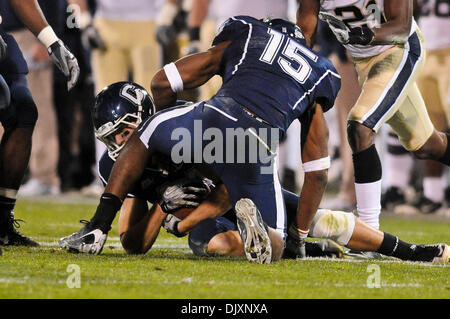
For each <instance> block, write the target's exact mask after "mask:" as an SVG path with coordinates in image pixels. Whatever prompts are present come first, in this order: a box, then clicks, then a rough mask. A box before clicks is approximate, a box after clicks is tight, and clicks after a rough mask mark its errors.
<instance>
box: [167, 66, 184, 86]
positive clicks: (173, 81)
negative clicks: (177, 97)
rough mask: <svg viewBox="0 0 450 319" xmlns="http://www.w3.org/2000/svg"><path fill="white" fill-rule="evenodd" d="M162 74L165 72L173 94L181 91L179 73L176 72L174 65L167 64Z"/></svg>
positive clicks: (181, 84) (181, 82) (181, 81)
mask: <svg viewBox="0 0 450 319" xmlns="http://www.w3.org/2000/svg"><path fill="white" fill-rule="evenodd" d="M163 69H164V72H166V77H167V80H169V83H170V87H171V88H172V91H173V92H174V93H177V92H181V91H183V88H184V85H183V79H181V75H180V72H178V69H177V66H176V65H175V63H173V62H172V63H169V64H166V65H165V66H164V68H163Z"/></svg>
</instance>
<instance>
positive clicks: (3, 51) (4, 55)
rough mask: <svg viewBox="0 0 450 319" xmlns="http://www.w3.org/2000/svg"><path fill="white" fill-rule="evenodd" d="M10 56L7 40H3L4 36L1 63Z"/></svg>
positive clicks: (0, 40) (0, 37)
mask: <svg viewBox="0 0 450 319" xmlns="http://www.w3.org/2000/svg"><path fill="white" fill-rule="evenodd" d="M7 56H8V45H7V44H6V42H5V40H3V38H2V36H0V62H1V61H3V60H4V59H6V57H7Z"/></svg>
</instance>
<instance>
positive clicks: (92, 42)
mask: <svg viewBox="0 0 450 319" xmlns="http://www.w3.org/2000/svg"><path fill="white" fill-rule="evenodd" d="M81 41H82V43H83V46H84V47H85V48H86V50H95V49H98V50H106V44H105V41H104V40H103V38H102V36H101V35H100V33H99V32H98V30H97V28H96V27H95V26H94V25H93V24H92V23H91V24H89V25H88V26H86V27H85V28H84V29H83V30H82V31H81Z"/></svg>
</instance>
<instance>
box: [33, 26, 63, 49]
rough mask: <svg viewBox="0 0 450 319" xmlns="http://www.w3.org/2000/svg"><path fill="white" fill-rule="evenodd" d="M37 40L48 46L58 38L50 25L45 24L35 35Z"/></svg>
mask: <svg viewBox="0 0 450 319" xmlns="http://www.w3.org/2000/svg"><path fill="white" fill-rule="evenodd" d="M37 38H38V40H39V41H41V43H42V44H43V45H45V46H46V47H47V48H49V47H50V46H51V45H52V44H53V43H55V42H56V41H58V40H59V38H58V36H57V35H56V34H55V31H53V29H52V27H51V26H46V27H45V28H44V29H42V30H41V32H39V34H38V36H37Z"/></svg>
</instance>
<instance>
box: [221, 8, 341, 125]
mask: <svg viewBox="0 0 450 319" xmlns="http://www.w3.org/2000/svg"><path fill="white" fill-rule="evenodd" d="M272 21H274V22H273V24H272V25H271V24H270V23H269V24H268V23H265V22H263V21H260V20H257V19H255V18H252V17H248V16H236V17H232V18H229V19H228V20H227V21H225V23H224V24H223V26H222V27H221V28H219V30H220V31H219V33H218V35H217V36H216V37H215V39H214V41H213V45H216V44H218V43H221V42H225V41H231V43H230V45H229V46H228V47H227V48H226V50H225V52H224V54H223V57H222V62H221V64H222V65H221V72H220V73H221V74H220V75H221V76H222V79H223V84H222V87H221V88H220V90H219V91H218V92H217V94H216V96H227V97H231V98H233V99H234V100H235V101H236V102H238V103H239V104H241V105H242V106H244V107H246V108H247V109H249V110H250V111H252V112H253V113H255V114H256V115H258V116H260V117H261V118H262V119H264V120H266V121H267V122H269V123H270V124H271V125H273V126H274V127H278V128H280V129H281V130H282V132H283V133H284V132H285V131H286V130H287V128H288V127H289V125H290V124H291V123H292V121H294V120H295V119H298V118H300V117H301V116H302V115H303V114H304V113H305V112H306V111H307V110H308V109H309V108H310V107H311V106H312V105H314V103H319V104H320V105H321V106H322V108H323V110H324V112H326V111H327V110H328V109H330V108H331V107H332V106H333V105H334V100H335V99H336V96H337V93H338V91H339V89H340V86H341V81H340V77H339V75H338V73H337V71H336V69H335V68H334V66H333V64H332V63H331V62H330V61H329V60H327V59H326V58H324V57H321V56H319V55H317V54H316V53H315V52H314V51H312V50H310V49H309V48H307V47H306V45H305V44H304V41H302V39H303V34H302V33H301V31H300V29H299V28H298V27H297V26H295V25H294V24H292V23H290V22H288V21H284V20H280V19H276V20H272Z"/></svg>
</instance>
